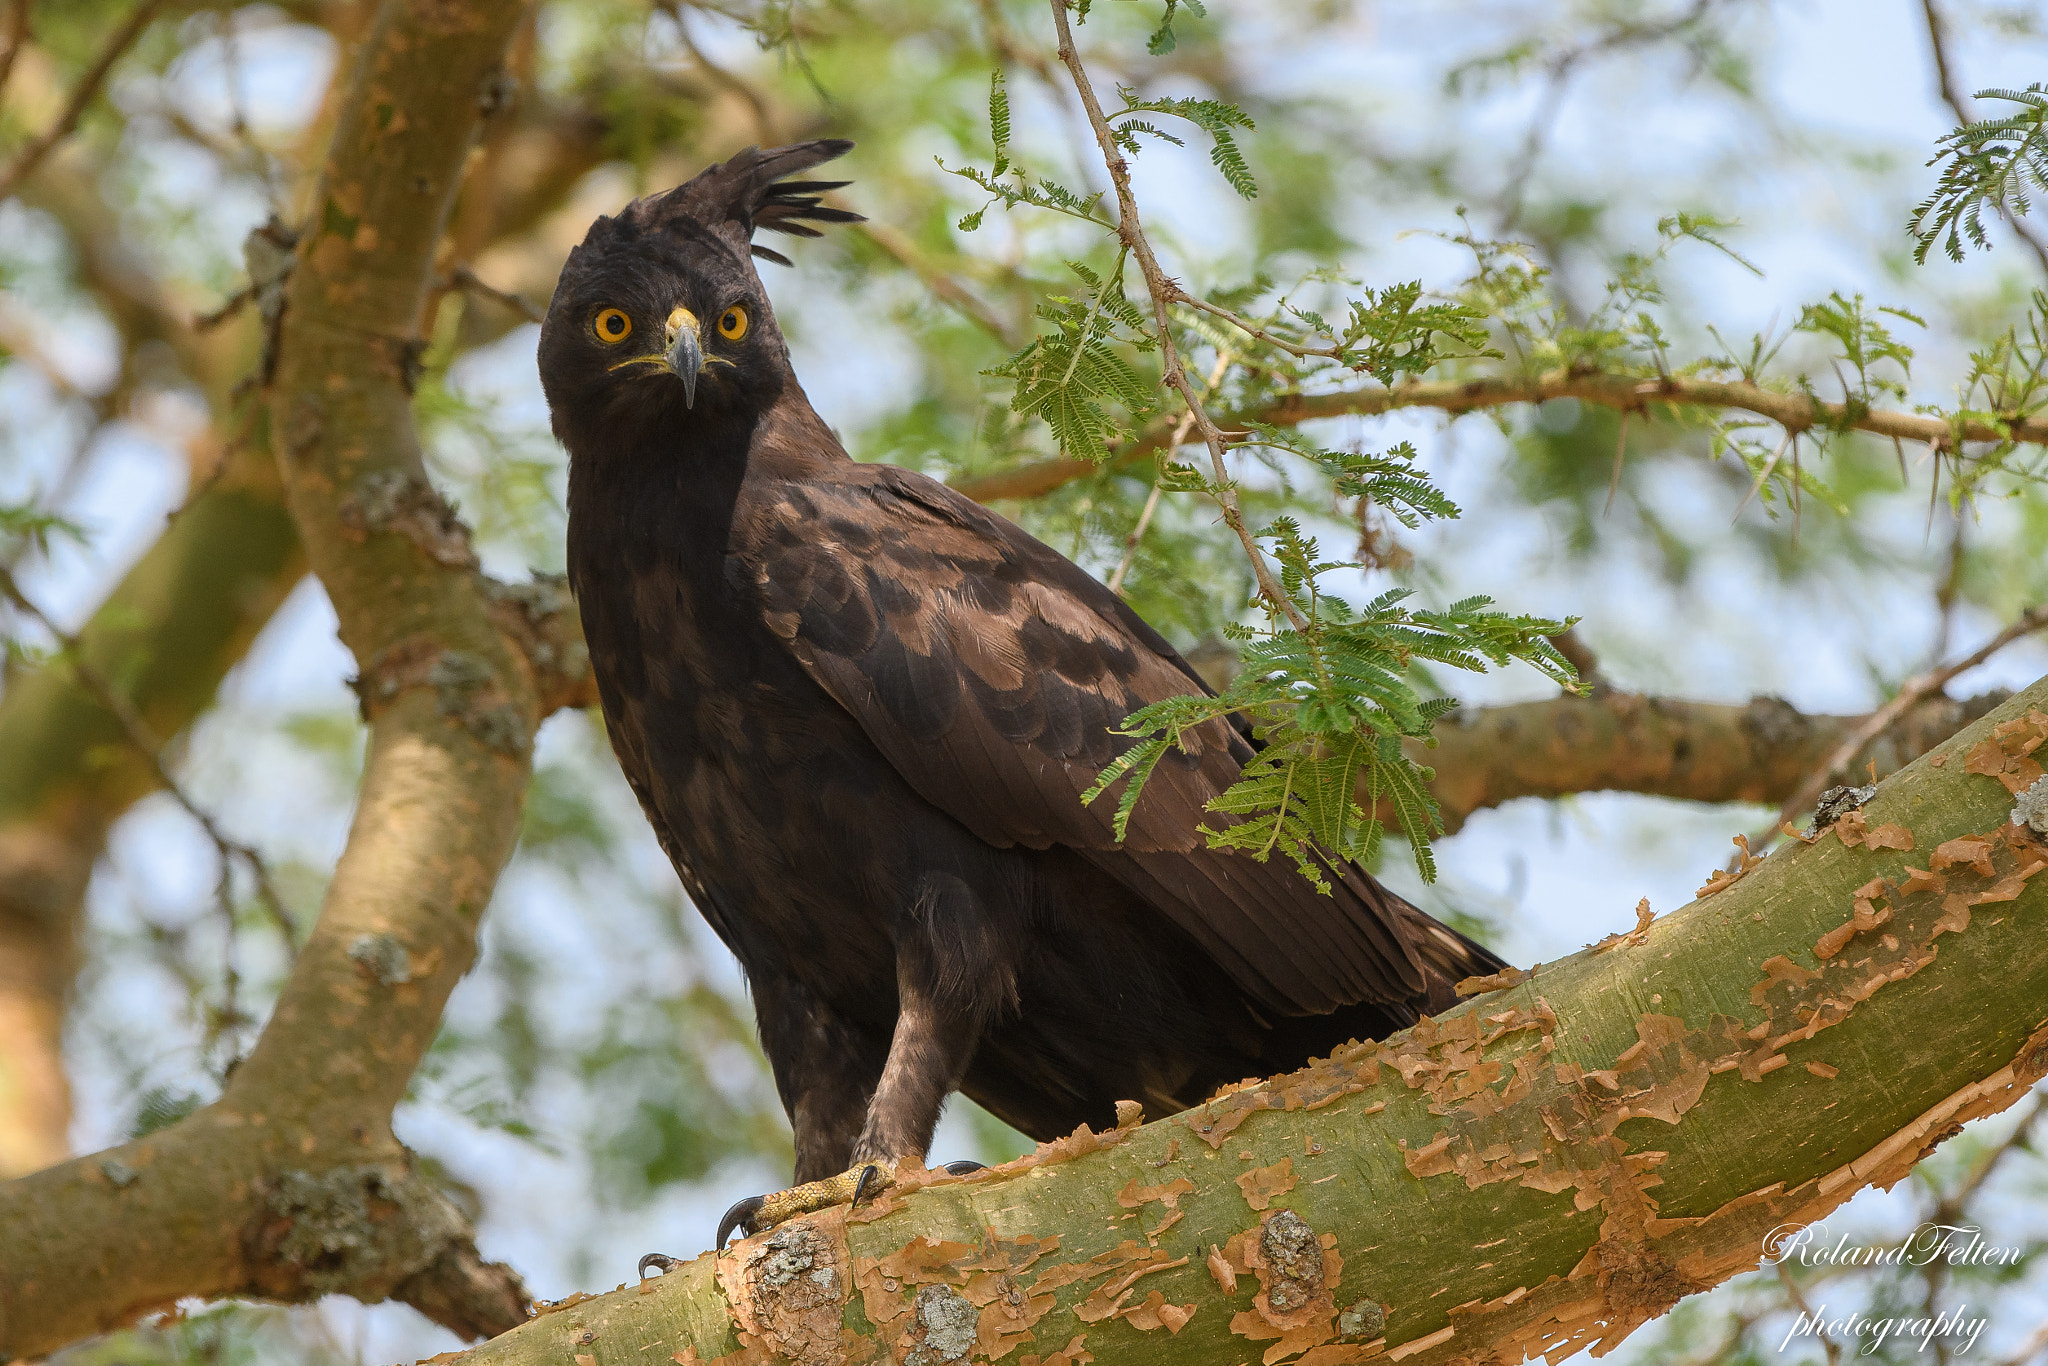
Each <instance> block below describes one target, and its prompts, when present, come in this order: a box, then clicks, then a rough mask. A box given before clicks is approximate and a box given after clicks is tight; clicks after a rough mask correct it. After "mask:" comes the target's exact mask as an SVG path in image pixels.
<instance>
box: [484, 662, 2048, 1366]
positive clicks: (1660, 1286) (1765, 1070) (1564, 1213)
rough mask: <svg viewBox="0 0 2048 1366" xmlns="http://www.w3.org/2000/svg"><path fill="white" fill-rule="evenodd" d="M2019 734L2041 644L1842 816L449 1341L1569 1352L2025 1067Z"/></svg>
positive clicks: (1188, 1351)
mask: <svg viewBox="0 0 2048 1366" xmlns="http://www.w3.org/2000/svg"><path fill="white" fill-rule="evenodd" d="M2044 743H2048V679H2043V680H2042V681H2040V682H2037V683H2035V684H2034V685H2033V686H2032V687H2030V688H2029V689H2027V690H2026V691H2025V692H2024V693H2022V694H2020V695H2019V696H2017V697H2014V698H2013V699H2011V700H2010V701H2009V702H2008V703H2007V704H2006V705H2004V706H2003V707H2000V708H1999V709H1998V710H1997V711H1995V712H1993V713H1992V714H1991V715H1989V716H1987V717H1985V718H1984V719H1983V720H1981V721H1979V722H1978V723H1977V724H1976V725H1974V726H1972V727H1970V728H1969V729H1968V730H1967V731H1966V732H1964V733H1963V734H1961V735H1958V736H1956V737H1954V738H1953V739H1951V740H1950V741H1949V742H1947V743H1946V744H1944V745H1942V746H1940V747H1939V748H1938V749H1937V750H1936V751H1935V752H1934V753H1932V754H1930V755H1928V756H1926V757H1924V758H1922V759H1920V760H1919V761H1917V762H1916V763H1914V764H1913V765H1911V766H1910V767H1908V768H1907V769H1906V770H1904V771H1903V772H1901V773H1900V774H1898V775H1896V776H1895V777H1893V778H1891V779H1889V780H1888V781H1886V782H1885V783H1884V784H1883V785H1882V786H1881V787H1880V790H1879V792H1878V795H1877V796H1876V798H1875V799H1874V800H1873V801H1872V802H1871V803H1870V804H1869V805H1868V806H1866V807H1865V808H1864V810H1863V812H1862V813H1860V815H1859V817H1858V818H1856V819H1855V820H1853V821H1848V822H1845V823H1844V824H1843V825H1842V826H1840V827H1838V828H1837V830H1838V833H1839V836H1840V837H1839V838H1836V837H1829V838H1824V839H1822V840H1821V841H1819V842H1817V843H1815V844H1813V845H1811V846H1808V845H1797V844H1795V845H1792V846H1789V847H1787V848H1786V849H1783V850H1781V851H1779V852H1778V853H1777V854H1775V855H1773V856H1772V857H1770V858H1769V859H1765V860H1760V861H1758V864H1757V865H1756V866H1755V867H1754V869H1753V870H1752V871H1750V872H1749V873H1747V874H1746V875H1744V876H1742V877H1741V878H1739V879H1734V880H1732V881H1723V882H1721V883H1720V884H1719V886H1718V888H1717V890H1716V891H1714V892H1713V893H1712V894H1711V895H1708V896H1706V897H1703V898H1702V899H1700V900H1697V901H1695V902H1693V903H1691V904H1690V905H1688V906H1685V907H1682V908H1680V909H1678V910H1676V911H1674V912H1672V913H1671V914H1669V915H1666V916H1663V917H1661V918H1656V919H1651V920H1649V921H1647V922H1646V923H1644V924H1642V925H1641V926H1640V928H1639V929H1638V930H1637V931H1635V932H1634V933H1631V934H1626V935H1624V934H1614V935H1611V936H1609V937H1608V938H1607V939H1606V940H1603V941H1602V942H1601V943H1599V944H1597V945H1594V946H1593V947H1591V948H1589V949H1586V950H1583V951H1582V952H1580V953H1577V954H1574V955H1573V956H1571V957H1570V958H1567V959H1564V960H1563V961H1561V962H1557V963H1552V964H1547V965H1543V966H1540V967H1538V968H1536V969H1535V970H1533V972H1531V973H1526V974H1524V973H1516V974H1504V976H1507V977H1510V978H1511V979H1512V980H1511V981H1510V982H1508V983H1501V984H1496V985H1498V986H1499V988H1500V989H1498V990H1495V991H1493V992H1492V993H1490V994H1487V995H1485V996H1482V997H1479V998H1477V999H1473V1000H1470V1001H1467V1002H1464V1003H1461V1004H1460V1005H1459V1006H1458V1007H1457V1008H1456V1009H1454V1010H1452V1011H1450V1012H1447V1013H1446V1014H1444V1015H1442V1016H1439V1017H1436V1018H1434V1019H1431V1020H1427V1021H1424V1022H1423V1023H1422V1024H1420V1025H1418V1026H1416V1027H1415V1028H1413V1029H1410V1030H1407V1031H1404V1032H1402V1033H1400V1034H1396V1035H1394V1036H1393V1037H1391V1038H1389V1039H1386V1040H1385V1041H1383V1042H1381V1043H1378V1044H1362V1045H1361V1044H1352V1045H1349V1046H1347V1047H1345V1048H1342V1049H1339V1050H1338V1051H1337V1053H1336V1054H1335V1055H1334V1056H1333V1057H1332V1058H1330V1059H1328V1060H1325V1061H1322V1062H1318V1063H1316V1064H1314V1065H1312V1066H1310V1067H1308V1068H1306V1069H1304V1070H1303V1071H1300V1072H1296V1073H1293V1074H1290V1075H1286V1076H1281V1077H1276V1078H1273V1079H1271V1080H1268V1081H1265V1082H1254V1083H1247V1084H1245V1085H1243V1086H1241V1087H1239V1088H1236V1089H1230V1090H1226V1091H1225V1092H1223V1093H1221V1094H1219V1095H1218V1096H1217V1097H1215V1098H1214V1099H1212V1100H1211V1101H1209V1102H1208V1103H1207V1104H1206V1105H1203V1106H1201V1107H1199V1108H1197V1109H1194V1110H1189V1111H1187V1112H1185V1113H1183V1114H1180V1115H1175V1116H1172V1117H1169V1118H1161V1119H1159V1120H1157V1121H1156V1122H1153V1123H1150V1124H1140V1123H1138V1122H1137V1121H1138V1119H1139V1118H1140V1117H1139V1116H1138V1115H1137V1114H1136V1113H1135V1110H1136V1107H1135V1106H1132V1107H1129V1110H1128V1111H1125V1112H1124V1118H1125V1120H1126V1123H1125V1124H1123V1125H1122V1126H1120V1127H1119V1128H1117V1129H1116V1130H1114V1131H1112V1132H1109V1133H1104V1134H1094V1133H1090V1132H1089V1131H1087V1130H1086V1129H1083V1130H1080V1131H1078V1132H1077V1133H1076V1134H1075V1135H1073V1136H1072V1137H1070V1138H1067V1139H1062V1140H1060V1141H1058V1142H1056V1143H1051V1144H1046V1145H1042V1146H1041V1147H1040V1148H1039V1149H1038V1151H1037V1152H1036V1153H1034V1154H1032V1155H1031V1156H1028V1157H1025V1158H1023V1159H1020V1160H1019V1161H1017V1162H1014V1163H1010V1164H1008V1165H1007V1166H1004V1167H1001V1168H997V1169H995V1170H992V1171H986V1172H982V1173H977V1174H975V1175H973V1176H971V1177H968V1178H966V1179H951V1180H944V1179H942V1180H935V1181H931V1182H929V1183H927V1184H925V1185H923V1186H922V1187H921V1188H919V1189H916V1190H914V1191H911V1192H909V1193H908V1194H905V1193H903V1192H902V1191H901V1190H900V1189H899V1190H897V1191H892V1192H890V1193H889V1194H888V1195H886V1196H885V1197H884V1198H883V1199H881V1200H879V1201H876V1202H873V1203H872V1204H870V1205H868V1206H866V1207H863V1208H862V1209H860V1210H859V1211H857V1212H854V1213H852V1214H851V1215H849V1213H848V1212H847V1211H846V1210H844V1209H835V1210H830V1211H826V1212H823V1213H820V1214H818V1215H813V1216H810V1217H808V1218H805V1219H801V1220H795V1221H792V1222H791V1223H789V1224H786V1225H783V1226H782V1227H781V1228H778V1229H776V1230H773V1231H771V1232H769V1233H767V1234H764V1235H761V1236H758V1237H755V1238H750V1239H747V1240H745V1241H744V1242H741V1243H739V1244H737V1245H735V1246H734V1247H732V1248H730V1249H727V1250H725V1251H724V1252H723V1253H722V1254H717V1253H707V1254H705V1255H703V1256H700V1257H699V1258H697V1259H696V1260H695V1261H693V1262H689V1263H685V1264H679V1265H677V1266H676V1267H674V1268H673V1269H672V1270H670V1271H669V1272H668V1273H667V1274H666V1275H664V1276H662V1277H661V1278H660V1279H659V1280H656V1281H652V1282H648V1283H644V1284H642V1285H640V1286H636V1287H627V1288H624V1289H621V1290H619V1291H616V1292H614V1293H612V1294H608V1295H597V1296H577V1297H574V1298H573V1299H572V1300H571V1301H568V1302H565V1303H564V1304H563V1305H562V1306H560V1307H559V1308H556V1309H554V1310H553V1311H552V1312H544V1313H543V1314H542V1315H541V1316H540V1317H538V1318H536V1319H535V1320H534V1321H533V1322H531V1323H529V1324H526V1325H524V1326H522V1327H520V1328H518V1329H516V1330H514V1331H513V1332H511V1333H508V1334H506V1335H505V1336H503V1337H500V1338H498V1339H495V1340H494V1341H492V1342H490V1343H487V1344H484V1345H483V1346H481V1347H478V1348H476V1349H474V1350H472V1351H471V1352H469V1353H467V1354H466V1355H464V1356H463V1357H462V1358H460V1359H459V1360H460V1361H461V1362H462V1363H463V1364H464V1366H527V1364H528V1363H542V1362H548V1363H552V1362H557V1361H559V1360H561V1357H562V1355H563V1354H564V1353H565V1351H571V1352H574V1353H576V1354H580V1355H585V1356H588V1357H589V1358H590V1360H589V1361H587V1362H584V1363H581V1366H623V1364H624V1363H640V1362H645V1361H648V1360H658V1359H661V1358H671V1359H673V1360H675V1361H676V1362H678V1363H681V1366H700V1363H710V1362H713V1361H715V1360H719V1359H724V1360H727V1361H732V1362H767V1361H769V1360H780V1361H788V1362H796V1363H805V1364H806V1366H811V1364H814V1363H815V1366H825V1363H839V1362H847V1361H868V1360H898V1361H903V1360H910V1361H916V1362H924V1363H931V1366H952V1364H953V1363H961V1362H966V1361H967V1360H968V1359H969V1357H970V1356H972V1357H973V1358H974V1359H976V1360H980V1359H984V1358H986V1359H994V1358H996V1357H997V1356H1003V1357H1005V1358H1008V1357H1010V1355H1011V1354H1013V1353H1014V1354H1015V1359H1017V1360H1023V1361H1029V1360H1032V1359H1034V1358H1035V1359H1036V1360H1038V1361H1039V1362H1041V1363H1058V1364H1059V1366H1075V1363H1078V1362H1082V1361H1086V1360H1089V1359H1091V1358H1092V1359H1093V1360H1095V1361H1102V1362H1107V1361H1115V1362H1118V1363H1129V1364H1131V1366H1142V1364H1143V1363H1146V1362H1173V1363H1217V1364H1218V1366H1224V1364H1226V1363H1231V1362H1242V1361H1247V1360H1250V1359H1252V1357H1253V1354H1255V1353H1256V1354H1260V1355H1261V1357H1262V1358H1263V1357H1267V1356H1270V1358H1271V1359H1272V1360H1274V1361H1278V1360H1280V1359H1282V1358H1285V1357H1297V1358H1298V1359H1299V1360H1301V1361H1313V1362H1314V1363H1316V1366H1351V1364H1352V1363H1363V1362H1366V1361H1369V1360H1380V1361H1394V1362H1405V1363H1408V1366H1450V1363H1453V1362H1471V1361H1519V1360H1524V1359H1526V1358H1527V1357H1530V1356H1535V1355H1546V1356H1547V1357H1548V1358H1549V1359H1550V1360H1553V1361H1556V1360H1561V1359H1563V1358H1564V1357H1566V1356H1568V1355H1571V1354H1572V1353H1573V1352H1575V1351H1577V1350H1579V1349H1581V1348H1585V1347H1591V1348H1593V1349H1594V1350H1595V1351H1596V1352H1603V1353H1604V1352H1605V1351H1607V1350H1610V1349H1611V1348H1613V1347H1614V1346H1615V1345H1617V1344H1618V1343H1620V1342H1621V1341H1622V1340H1623V1339H1625V1338H1626V1337H1628V1335H1629V1334H1630V1333H1631V1332H1632V1331H1633V1330H1634V1329H1635V1328H1637V1327H1638V1326H1640V1325H1641V1324H1643V1323H1645V1322H1647V1321H1649V1320H1651V1319H1653V1318H1655V1317H1658V1316H1659V1315H1661V1314H1663V1313H1665V1312H1666V1311H1667V1310H1669V1309H1670V1308H1671V1307H1672V1306H1673V1305H1674V1304H1676V1303H1677V1302H1678V1301H1679V1300H1680V1299H1681V1298H1683V1297H1684V1296H1686V1295H1689V1294H1692V1293H1695V1292H1698V1291H1702V1290H1705V1289H1708V1288H1710V1287H1712V1286H1713V1285H1716V1284H1718V1283H1720V1282H1721V1281H1724V1280H1726V1279H1728V1278H1729V1277H1731V1276H1734V1275H1737V1274H1740V1273H1742V1272H1745V1271H1748V1270H1751V1269H1752V1268H1754V1267H1755V1266H1756V1265H1757V1262H1758V1259H1759V1256H1760V1254H1762V1253H1763V1252H1764V1250H1765V1247H1766V1239H1767V1237H1768V1236H1769V1234H1770V1232H1771V1230H1772V1229H1774V1228H1776V1227H1778V1226H1780V1225H1787V1224H1802V1223H1812V1222H1815V1221H1818V1220H1820V1219H1821V1218H1823V1217H1825V1216H1826V1215H1827V1214H1828V1213H1829V1212H1830V1211H1831V1210H1833V1209H1835V1208H1837V1207H1838V1206H1840V1205H1841V1204H1842V1203H1843V1202H1844V1201H1846V1200H1848V1199H1849V1198H1850V1197H1851V1196H1852V1195H1854V1194H1856V1193H1857V1192H1858V1191H1860V1190H1862V1189H1864V1188H1865V1187H1867V1186H1879V1187H1890V1186H1892V1185H1894V1184H1895V1183H1897V1182H1898V1181H1900V1180H1901V1179H1903V1178H1904V1177H1905V1176H1906V1175H1907V1173H1908V1172H1910V1171H1911V1169H1912V1167H1913V1166H1914V1164H1915V1163H1916V1162H1918V1161H1919V1160H1920V1159H1921V1158H1923V1157H1925V1156H1926V1155H1927V1154H1928V1153H1930V1152H1932V1151H1933V1150H1934V1148H1935V1147H1937V1146H1938V1145H1939V1144H1940V1143H1942V1142H1943V1141H1945V1140H1946V1139H1947V1138H1949V1137H1950V1136H1952V1135H1953V1134H1955V1133H1957V1132H1958V1131H1959V1130H1960V1127H1961V1126H1962V1125H1963V1124H1965V1123H1967V1122H1968V1121H1970V1120H1972V1119H1976V1118H1979V1117H1982V1116H1985V1115H1988V1114H1992V1113H1995V1112H1997V1111H1999V1110H2002V1109H2004V1108H2006V1107H2007V1106H2010V1105H2012V1104H2014V1103H2015V1102H2018V1101H2019V1100H2021V1099H2022V1098H2023V1097H2025V1096H2026V1095H2027V1094H2028V1092H2029V1090H2030V1089H2031V1088H2032V1087H2033V1085H2034V1084H2035V1083H2036V1082H2038V1081H2040V1080H2041V1079H2042V1078H2043V1076H2044V1075H2048V1005H2044V1004H2043V1002H2044V1001H2048V936H2044V935H2043V934H2042V933H2041V932H2040V927H2041V920H2042V917H2043V916H2048V876H2043V875H2042V874H2043V873H2044V872H2048V840H2043V839H2042V838H2039V837H2036V836H2035V835H2034V834H2032V833H2031V832H2030V831H2029V830H2028V829H2027V828H2025V827H2020V826H2015V825H2013V824H2012V823H2011V819H2010V817H2011V814H2012V812H2013V809H2014V796H2013V793H2014V791H2015V790H2016V789H2020V788H2023V787H2024V786H2025V785H2027V784H2029V783H2031V782H2032V781H2033V780H2034V779H2035V778H2036V777H2037V776H2038V775H2039V773H2040V766H2039V764H2038V763H2037V762H2036V761H2035V760H2034V759H2032V758H2029V757H2027V755H2028V752H2029V751H2033V750H2037V749H2039V748H2040V747H2042V746H2043V745H2044ZM2041 752H2048V750H2041ZM1866 834H1867V835H1868V836H1869V838H1867V839H1866V838H1865V836H1866ZM1902 846H1903V847H1902ZM1973 910H1974V914H1973V913H1972V912H1973ZM1616 918H1617V919H1621V916H1620V915H1619V914H1617V917H1616ZM1991 983H1996V984H1997V986H1996V989H1995V990H1987V989H1985V988H1986V986H1987V984H1991ZM1120 1109H1121V1107H1120ZM565 1344H573V1346H565Z"/></svg>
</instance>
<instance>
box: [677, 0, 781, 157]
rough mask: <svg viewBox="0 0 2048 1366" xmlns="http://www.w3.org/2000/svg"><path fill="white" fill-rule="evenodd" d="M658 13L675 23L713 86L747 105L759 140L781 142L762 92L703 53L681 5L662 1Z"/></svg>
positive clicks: (678, 34) (689, 51)
mask: <svg viewBox="0 0 2048 1366" xmlns="http://www.w3.org/2000/svg"><path fill="white" fill-rule="evenodd" d="M661 12H662V13H664V14H666V15H667V16H668V17H669V19H670V20H671V21H672V22H673V23H674V24H675V26H676V38H677V40H678V41H680V42H681V43H682V45H683V50H684V51H685V52H687V53H689V54H690V60H691V61H693V62H695V63H696V64H697V69H698V70H699V71H701V72H703V73H704V74H705V76H706V77H708V78H709V79H710V81H711V83H712V84H713V85H715V86H717V87H719V88H720V89H721V90H724V91H725V92H726V93H727V94H729V95H735V96H737V97H738V98H739V100H740V102H741V103H743V104H745V105H746V106H747V109H748V111H749V112H751V113H752V114H753V116H754V132H755V133H756V134H757V135H758V136H759V137H760V139H761V141H762V143H763V144H767V143H774V142H780V141H782V138H781V136H780V135H779V134H778V133H777V132H776V128H775V118H774V116H773V114H771V113H770V112H769V109H768V101H767V100H765V99H763V98H762V97H761V92H760V91H758V90H756V89H754V87H753V86H752V85H750V84H748V83H747V82H746V81H743V80H741V79H740V78H739V77H738V76H735V75H733V74H732V73H731V72H730V71H727V70H726V69H725V68H724V67H722V66H720V65H719V64H718V63H716V62H714V61H712V60H711V59H710V58H709V57H707V56H705V55H704V51H703V49H702V48H699V47H698V46H697V40H696V39H694V38H692V37H691V36H690V26H689V24H688V23H686V22H685V21H684V19H683V6H682V5H680V4H678V3H677V2H676V0H661Z"/></svg>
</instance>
